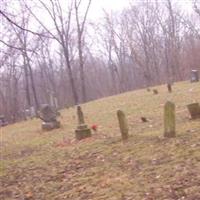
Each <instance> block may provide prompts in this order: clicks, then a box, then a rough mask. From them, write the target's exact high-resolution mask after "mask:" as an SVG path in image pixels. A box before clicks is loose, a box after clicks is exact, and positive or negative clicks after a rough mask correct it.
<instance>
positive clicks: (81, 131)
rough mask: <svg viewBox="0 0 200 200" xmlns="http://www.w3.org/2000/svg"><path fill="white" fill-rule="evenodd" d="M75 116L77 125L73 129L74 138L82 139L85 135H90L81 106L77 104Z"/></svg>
mask: <svg viewBox="0 0 200 200" xmlns="http://www.w3.org/2000/svg"><path fill="white" fill-rule="evenodd" d="M77 117H78V126H77V129H76V130H75V134H76V139H77V140H82V139H85V138H87V137H91V130H90V129H89V128H88V126H87V125H86V124H85V119H84V115H83V111H82V109H81V106H77Z"/></svg>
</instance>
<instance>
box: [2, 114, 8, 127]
mask: <svg viewBox="0 0 200 200" xmlns="http://www.w3.org/2000/svg"><path fill="white" fill-rule="evenodd" d="M7 125H8V122H7V121H6V118H5V116H4V115H0V127H1V126H7Z"/></svg>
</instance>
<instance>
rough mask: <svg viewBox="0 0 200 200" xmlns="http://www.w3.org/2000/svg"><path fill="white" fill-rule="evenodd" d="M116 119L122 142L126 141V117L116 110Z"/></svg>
mask: <svg viewBox="0 0 200 200" xmlns="http://www.w3.org/2000/svg"><path fill="white" fill-rule="evenodd" d="M117 117H118V121H119V128H120V132H121V136H122V140H127V139H128V122H127V119H126V116H125V114H124V112H123V111H121V110H118V111H117Z"/></svg>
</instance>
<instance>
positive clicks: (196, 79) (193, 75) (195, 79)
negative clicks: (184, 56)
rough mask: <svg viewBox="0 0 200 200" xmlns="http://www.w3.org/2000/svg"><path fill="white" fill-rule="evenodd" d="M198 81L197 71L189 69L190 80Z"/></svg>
mask: <svg viewBox="0 0 200 200" xmlns="http://www.w3.org/2000/svg"><path fill="white" fill-rule="evenodd" d="M198 81H199V72H198V70H192V71H191V82H198Z"/></svg>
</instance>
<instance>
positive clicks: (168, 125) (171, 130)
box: [164, 101, 176, 138]
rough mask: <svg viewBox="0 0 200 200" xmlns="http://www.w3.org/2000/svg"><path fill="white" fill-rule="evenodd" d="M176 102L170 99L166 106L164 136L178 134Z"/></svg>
mask: <svg viewBox="0 0 200 200" xmlns="http://www.w3.org/2000/svg"><path fill="white" fill-rule="evenodd" d="M175 129H176V119H175V104H174V103H172V102H170V101H168V102H167V103H166V104H165V107H164V137H169V138H170V137H175V136H176V130H175Z"/></svg>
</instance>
